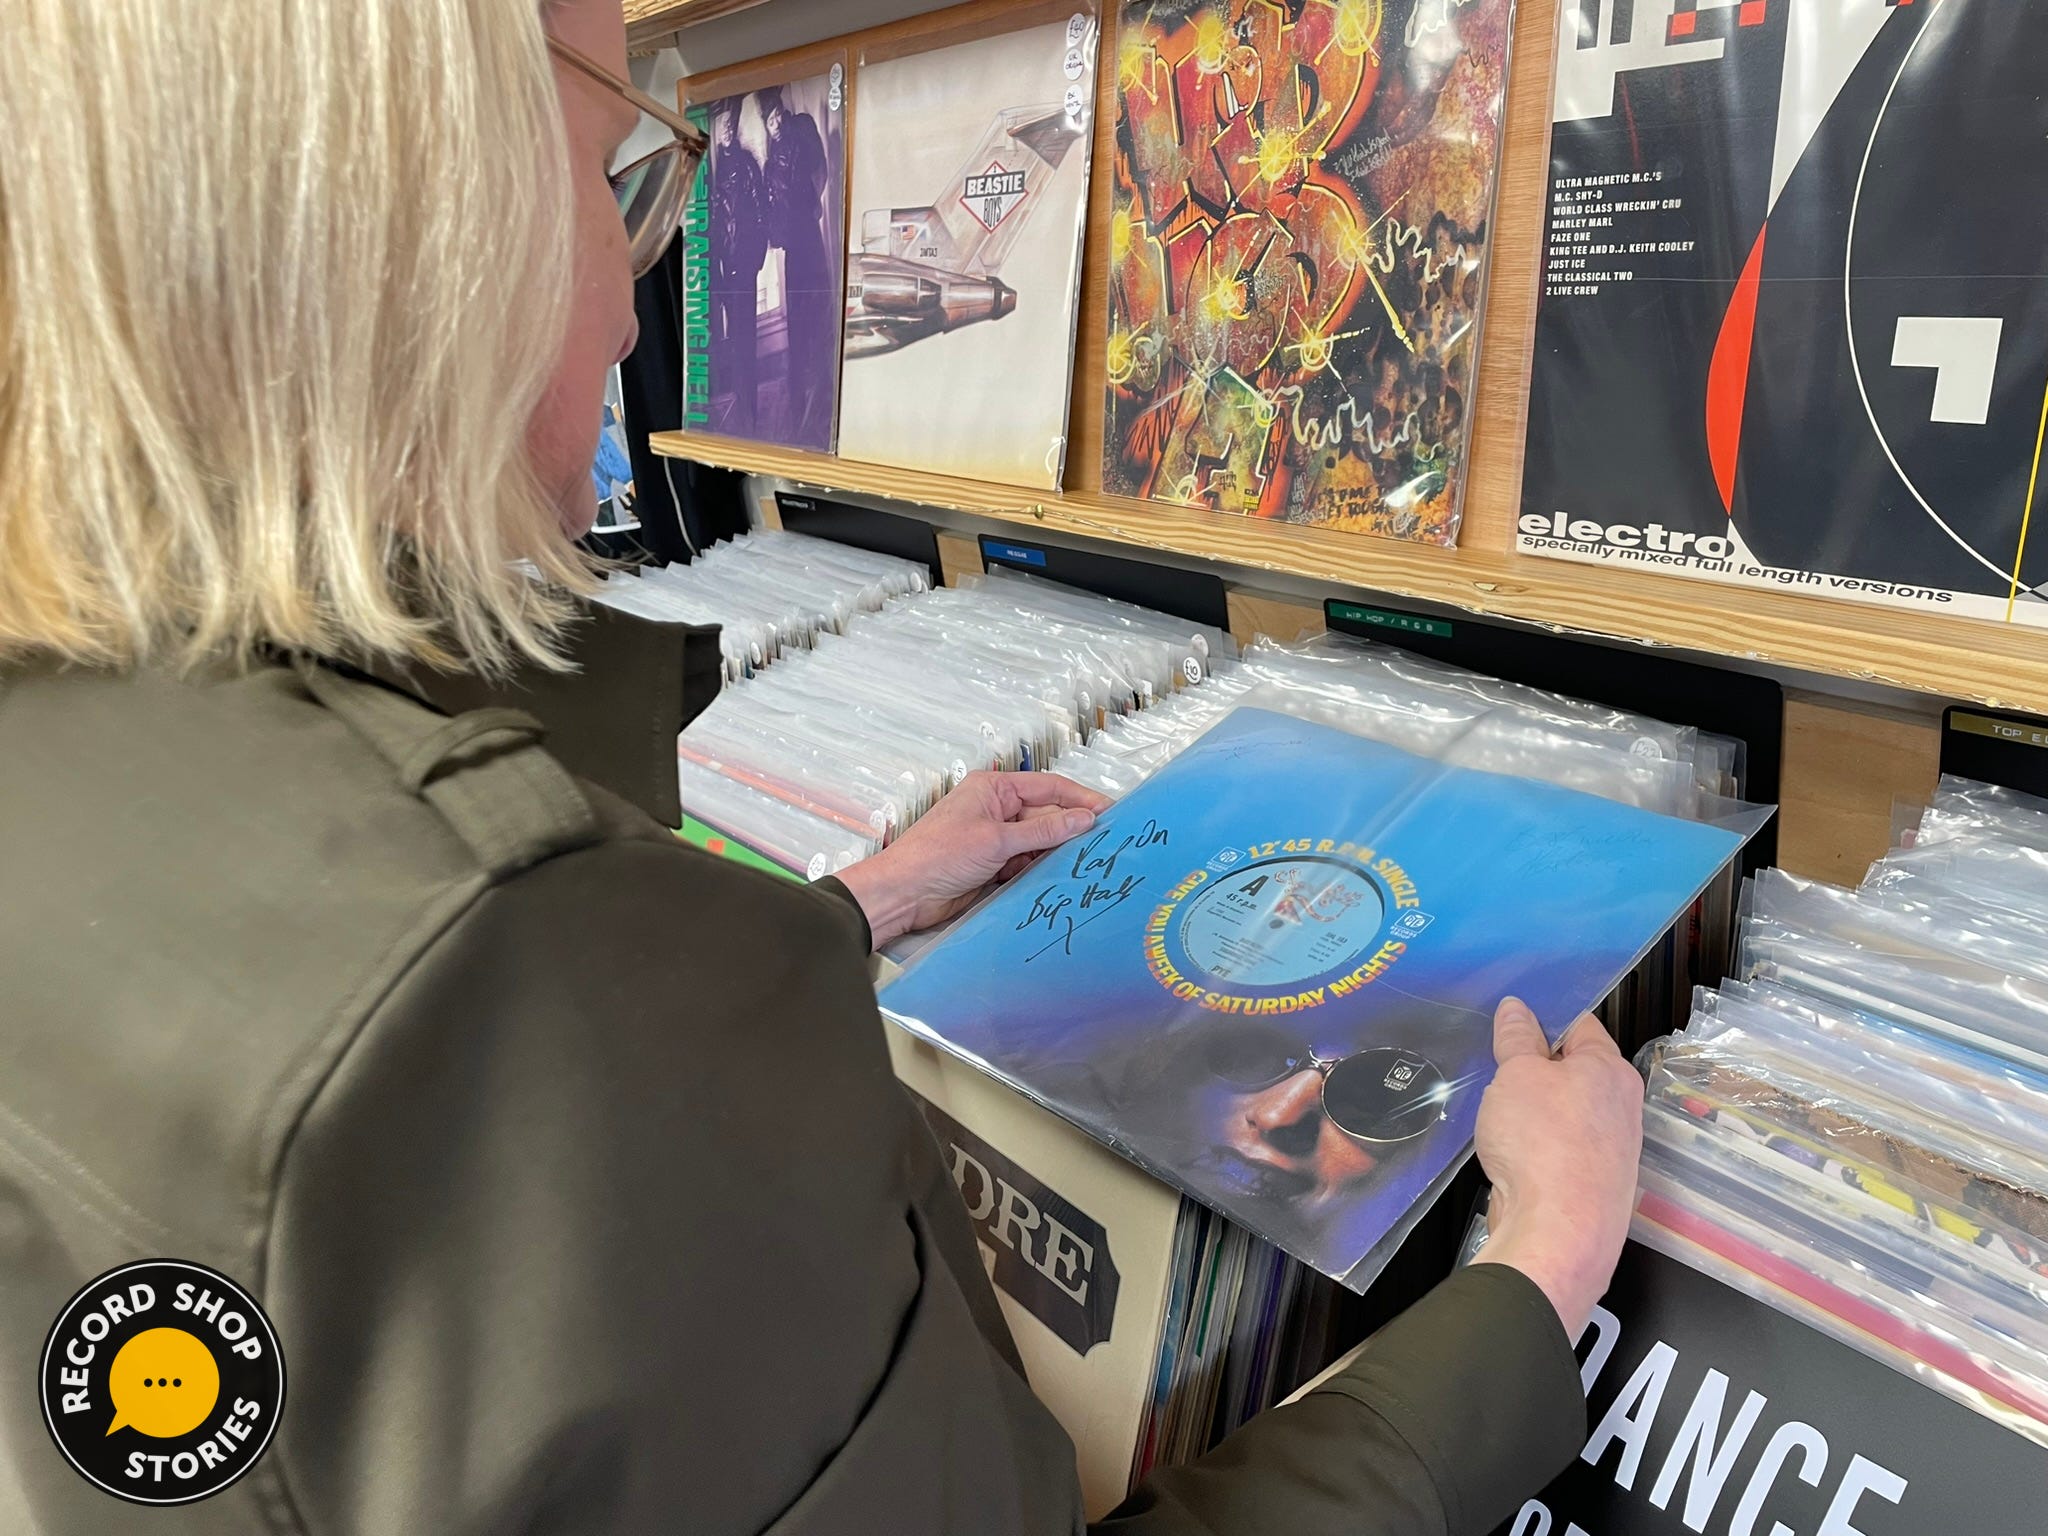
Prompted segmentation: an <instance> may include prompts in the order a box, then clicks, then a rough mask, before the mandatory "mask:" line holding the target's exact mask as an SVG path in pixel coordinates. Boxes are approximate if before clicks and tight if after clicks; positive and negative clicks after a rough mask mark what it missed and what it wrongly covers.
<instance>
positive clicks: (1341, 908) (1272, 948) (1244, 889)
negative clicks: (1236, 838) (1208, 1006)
mask: <svg viewBox="0 0 2048 1536" xmlns="http://www.w3.org/2000/svg"><path fill="white" fill-rule="evenodd" d="M1385 920H1386V902H1385V899H1384V898H1383V897H1382V896H1381V894H1380V891H1379V887H1378V886H1377V885H1376V884H1375V883H1374V881H1373V878H1372V876H1371V875H1370V874H1368V873H1367V872H1366V871H1365V870H1363V869H1360V868H1359V867H1358V866H1357V865H1356V864H1352V863H1350V862H1348V861H1345V860H1340V859H1331V858H1317V857H1300V858H1280V859H1270V860H1265V861H1262V862H1259V863H1255V864H1250V865H1247V866H1245V867H1244V868H1243V869H1241V870H1238V871H1237V872H1235V873H1234V874H1232V875H1230V876H1229V877H1227V878H1225V879H1222V880H1218V881H1216V882H1215V883H1214V884H1212V885H1210V886H1209V887H1208V888H1207V889H1206V890H1203V891H1201V892H1199V893H1198V894H1197V895H1196V896H1195V897H1194V898H1193V899H1192V900H1190V901H1189V902H1188V904H1187V907H1186V909H1185V910H1184V911H1183V912H1182V913H1181V917H1180V922H1179V925H1178V928H1177V937H1178V939H1179V944H1180V948H1181V949H1182V951H1183V952H1184V953H1185V955H1186V957H1187V959H1188V961H1189V963H1190V964H1191V965H1192V966H1194V967H1195V968H1196V969H1198V970H1201V971H1204V972H1207V973H1208V975H1209V976H1210V977H1212V978H1213V979H1215V980H1217V981H1227V982H1230V983H1232V984H1233V985H1234V986H1236V987H1289V988H1293V987H1303V986H1311V985H1313V984H1314V983H1316V982H1317V981H1319V980H1321V979H1323V978H1324V977H1327V976H1331V975H1335V974H1341V973H1343V972H1345V971H1349V970H1352V969H1354V968H1356V967H1357V966H1358V964H1359V963H1360V962H1361V961H1363V960H1364V959H1366V957H1367V956H1369V955H1371V954H1372V952H1373V951H1374V949H1376V948H1377V947H1378V945H1379V941H1380V930H1381V928H1382V927H1383V926H1384V924H1385Z"/></svg>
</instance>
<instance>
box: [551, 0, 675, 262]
mask: <svg viewBox="0 0 2048 1536" xmlns="http://www.w3.org/2000/svg"><path fill="white" fill-rule="evenodd" d="M548 52H550V53H552V54H553V55H554V56H555V57H556V58H558V59H560V60H561V61H562V62H563V63H564V64H567V65H569V66H570V67H571V68H572V69H576V70H580V71H581V72H582V73H584V74H586V75H588V76H589V77H590V78H591V79H592V80H595V81H596V82H597V83H598V84H599V85H601V86H603V87H604V88H605V89H606V90H608V91H610V92H611V93H612V94H613V95H614V96H618V97H620V98H622V99H623V100H625V101H627V102H629V103H631V104H632V105H633V106H635V107H638V108H639V109H640V110H641V111H642V112H644V113H646V114H647V115H648V116H649V117H651V118H653V119H654V120H655V121H656V122H658V123H660V124H661V125H662V126H663V127H664V128H666V129H668V130H669V132H670V133H672V134H674V135H675V137H674V138H672V139H671V140H670V141H669V142H668V143H666V144H664V145H662V146H661V148H659V149H657V150H655V151H654V152H653V153H652V154H647V155H642V156H641V157H640V158H639V159H638V160H635V161H634V162H633V163H632V164H631V165H628V166H625V167H624V168H623V169H620V170H616V171H613V172H612V173H611V183H612V195H613V196H614V197H616V198H617V199H618V200H619V217H620V218H621V219H623V220H624V221H625V224H626V248H627V251H628V253H629V254H630V256H631V259H632V263H633V276H634V277H636V278H639V277H645V276H646V275H647V273H648V272H650V271H651V270H653V267H654V264H655V263H656V262H657V261H660V260H661V257H662V253H663V252H664V251H666V250H667V249H668V245H669V242H670V241H671V240H673V239H674V238H675V236H676V230H677V228H678V227H679V226H680V225H681V224H682V222H683V207H684V204H686V203H687V202H688V201H689V197H690V184H691V182H693V181H694V180H696V177H697V166H698V163H699V162H700V161H702V160H703V158H704V146H705V142H706V141H705V138H704V134H703V133H702V131H701V130H699V129H698V128H697V127H696V126H695V125H693V124H692V123H691V122H690V121H689V119H687V118H685V117H681V116H679V115H678V114H676V113H674V112H672V111H670V110H669V109H668V108H667V107H664V106H663V105H662V104H661V103H660V102H658V101H656V100H655V99H654V98H653V97H652V96H649V95H647V94H646V93H645V92H643V91H639V90H636V89H635V88H634V87H633V85H632V83H631V82H630V81H626V80H621V79H620V78H619V77H618V76H617V75H615V74H613V73H612V72H611V71H610V70H608V69H606V68H605V67H604V66H603V65H602V64H600V63H598V62H597V61H596V60H595V59H590V58H586V57H584V56H583V55H582V54H580V53H578V52H577V51H576V50H575V49H574V48H571V47H570V46H569V45H568V44H567V43H565V42H562V41H560V40H559V39H556V38H552V37H551V38H549V39H548Z"/></svg>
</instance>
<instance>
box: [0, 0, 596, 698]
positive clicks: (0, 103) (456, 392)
mask: <svg viewBox="0 0 2048 1536" xmlns="http://www.w3.org/2000/svg"><path fill="white" fill-rule="evenodd" d="M540 10H541V7H540V6H539V5H538V4H537V3H536V0H290V3H286V4H281V3H279V0H12V3H11V4H10V5H9V6H8V13H9V17H10V19H9V22H8V26H7V38H6V41H5V44H4V46H0V146H5V148H4V150H0V660H7V659H10V658H12V659H17V660H18V659H21V658H23V657H25V656H29V655H35V654H46V655H47V654H54V655H55V656H57V657H59V658H62V659H65V660H69V661H72V662H77V663H82V664H85V665H88V666H96V667H111V668H130V667H135V666H139V665H143V664H157V663H163V664H171V665H180V666H183V665H190V664H193V663H195V662H197V661H200V660H203V659H207V658H211V657H216V656H222V655H225V656H228V657H239V658H244V659H246V658H247V657H248V656H249V655H250V654H251V653H252V652H253V651H254V650H256V649H257V648H258V647H263V646H277V647H282V648H285V649H291V650H303V651H310V652H314V653H317V654H326V655H334V654H345V655H358V656H368V657H395V658H409V659H413V660H420V661H426V662H429V663H431V664H435V665H443V666H449V665H471V666H478V667H482V668H487V669H494V668H498V667H501V666H503V665H506V664H508V663H509V662H511V661H512V660H514V659H516V658H518V657H520V656H525V657H529V658H532V659H535V660H540V661H543V662H548V661H551V659H552V652H551V643H552V640H553V637H554V634H555V632H556V628H557V626H558V625H559V623H560V622H561V619H562V617H563V606H562V599H561V598H560V597H559V596H556V597H550V596H548V595H546V589H544V588H543V587H541V586H539V585H537V584H535V583H533V582H532V581H530V580H528V579H527V578H526V577H524V576H522V575H520V574H519V573H518V572H517V571H515V570H514V569H513V565H512V562H514V561H517V560H527V561H531V562H533V564H534V565H536V566H538V567H539V569H540V573H541V575H542V576H543V577H544V578H547V579H549V580H550V581H551V582H553V583H555V584H557V585H558V586H566V587H570V588H575V587H578V586H581V585H582V584H584V583H585V582H586V581H587V579H588V578H587V575H586V573H585V571H584V567H583V565H582V563H581V561H580V559H579V557H578V556H577V555H576V553H575V551H574V549H573V547H572V546H571V545H570V544H569V542H568V541H567V539H565V538H564V536H563V535H562V533H561V532H560V529H559V526H558V522H557V514H556V511H555V508H554V507H553V506H551V505H550V504H549V502H548V500H547V498H546V497H545V496H544V494H543V493H542V491H541V489H540V487H539V486H538V485H537V484H536V483H535V481H534V479H533V476H532V474H531V473H530V471H529V470H528V468H527V460H526V453H525V448H524V441H525V435H526V428H527V422H528V419H529V417H530V416H531V414H532V412H533V410H534V408H535V406H536V405H537V404H538V403H539V401H540V400H541V398H542V395H543V392H544V390H545V387H546V384H547V380H548V378H549V375H550V374H551V372H552V370H553V366H554V362H555V357H556V353H557V350H558V347H559V345H560V342H561V339H562V336H563V332H564V326H565V324H566V314H567V306H568V295H569V287H568V285H569V282H570V273H571V228H570V218H571V214H570V203H569V190H568V179H567V177H568V171H567V150H566V146H565V140H564V131H563V124H562V116H561V108H560V103H559V100H558V98H557V96H556V89H555V84H554V76H553V72H552V69H551V67H550V64H549V60H548V55H547V52H546V46H545V42H544V39H543V36H542V31H541V25H540Z"/></svg>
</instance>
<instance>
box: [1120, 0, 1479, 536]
mask: <svg viewBox="0 0 2048 1536" xmlns="http://www.w3.org/2000/svg"><path fill="white" fill-rule="evenodd" d="M1512 9H1513V6H1512V0H1124V3H1123V9H1122V12H1121V23H1120V27H1119V33H1118V41H1117V63H1116V71H1117V132H1116V162H1115V167H1114V174H1115V183H1114V187H1115V190H1114V193H1113V215H1112V223H1111V226H1110V231H1109V251H1110V285H1109V294H1110V312H1109V338H1108V353H1107V357H1108V367H1107V372H1108V393H1107V401H1106V411H1107V414H1106V418H1105V424H1104V432H1103V466H1102V479H1103V489H1104V490H1106V491H1110V492H1114V493H1117V494H1121V495H1127V496H1139V497H1145V498H1149V499H1152V500H1157V501H1167V502H1174V503H1178V504H1180V505H1183V506H1197V507H1208V508H1212V509H1214V510H1216V511H1220V512H1235V513H1242V514H1245V515H1247V516H1252V517H1262V518H1271V519H1278V520H1282V521H1287V522H1297V523H1317V524H1323V525H1326V526H1330V527H1336V528H1343V529H1347V530H1351V531H1355V532H1359V533H1367V534H1377V535H1381V536H1384V537H1392V538H1401V539H1411V540H1416V541H1420V542H1424V543H1431V544H1452V543H1455V542H1456V540H1457V533H1458V519H1459V511H1460V507H1461V504H1462V501H1463V497H1464V487H1465V475H1466V459H1467V446H1468V441H1469V430H1470V429H1469V421H1470V413H1471V407H1472V400H1473V394H1474V389H1475V385H1476V382H1477V378H1478V350H1479V324H1480V313H1481V306H1482V303H1483V300H1484V298H1485V288H1486V272H1487V265H1488V259H1489V255H1490V252H1491V248H1492V244H1493V240H1492V222H1493V200H1494V186H1495V180H1496V177H1495V170H1496V166H1497V163H1498V159H1499V151H1500V137H1501V112H1502V104H1503V101H1504V99H1505V94H1506V81H1507V57H1508V41H1509V21H1510V16H1511V13H1512Z"/></svg>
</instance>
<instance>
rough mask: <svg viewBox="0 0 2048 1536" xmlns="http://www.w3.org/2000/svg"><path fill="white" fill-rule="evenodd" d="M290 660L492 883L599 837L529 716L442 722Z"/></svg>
mask: <svg viewBox="0 0 2048 1536" xmlns="http://www.w3.org/2000/svg"><path fill="white" fill-rule="evenodd" d="M296 666H297V669H298V674H299V677H300V679H301V680H302V681H303V682H304V684H305V686H306V689H307V691H308V692H309V693H311V694H312V695H313V697H314V698H315V699H316V700H318V701H319V702H320V703H321V704H322V705H323V706H324V707H325V708H327V709H328V710H329V711H331V712H332V713H334V714H335V715H337V716H339V717H340V718H341V719H342V720H344V721H346V722H347V723H348V725H349V726H350V727H351V728H352V729H353V730H354V731H355V732H356V734H357V735H358V736H360V737H362V738H363V740H364V741H366V742H368V743H369V744H370V745H371V746H372V747H374V748H375V749H376V751H377V752H378V753H379V755H381V756H382V757H383V758H384V759H385V760H386V761H387V762H389V763H390V764H391V767H392V771H393V772H394V774H395V775H396V776H397V778H398V781H399V782H400V783H401V784H402V785H404V786H405V789H406V791H407V792H408V793H410V794H414V795H417V796H419V798H420V799H422V800H424V801H426V802H427V803H428V804H429V805H431V806H433V808H434V809H435V810H436V811H438V812H440V814H441V816H442V817H443V819H445V820H446V821H447V823H448V825H449V826H450V827H452V828H453V829H454V831H455V834H456V835H457V836H458V837H460V838H461V839H462V840H463V842H464V843H466V844H467V845H468V846H469V849H470V851H471V852H472V853H473V854H475V855H476V858H477V860H478V862H479V863H481V864H482V865H483V866H484V868H485V869H486V870H487V871H489V873H490V874H491V876H492V877H493V878H494V879H495V878H502V877H503V876H505V875H509V874H511V873H513V872H515V871H517V870H520V869H524V868H526V867H528V866H529V865H533V864H537V863H539V862H540V861H541V860H543V859H546V858H550V857H552V856H553V855H555V854H558V853H565V852H567V851H569V850H570V849H572V848H581V847H586V846H588V845H590V844H592V843H595V842H597V841H598V840H599V836H600V832H599V827H598V820H597V815H596V813H595V812H594V811H593V810H592V809H591V806H590V802H589V800H588V799H586V798H585V796H584V794H583V791H582V790H581V789H580V788H579V787H578V786H577V784H576V781H575V780H574V779H573V778H572V777H570V775H569V772H568V770H567V769H565V768H564V767H563V766H562V765H561V764H560V763H558V762H557V761H555V759H554V758H553V757H552V756H550V755H549V753H548V752H547V750H546V749H545V748H544V747H543V746H542V745H541V741H542V738H543V737H544V735H545V734H546V733H545V732H544V731H543V730H542V728H541V725H540V722H539V721H537V720H535V719H534V718H533V717H532V716H531V715H528V714H524V713H522V712H521V711H519V710H515V709H477V710H471V711H469V712H468V713H466V714H460V715H456V716H454V717H453V718H450V717H448V716H445V715H439V714H436V713H434V711H432V710H431V709H428V708H427V707H426V706H425V705H424V704H421V703H420V702H419V701H418V700H416V699H413V698H411V697H409V696H407V695H406V694H403V693H400V692H398V691H397V690H396V689H393V688H387V687H385V686H384V685H382V684H381V683H377V682H374V681H371V680H369V679H366V678H357V677H351V676H349V675H347V674H345V673H342V672H338V671H336V670H335V669H333V668H332V667H327V666H322V665H321V664H319V663H318V662H314V661H310V660H303V659H302V660H300V661H298V662H297V663H296Z"/></svg>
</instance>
